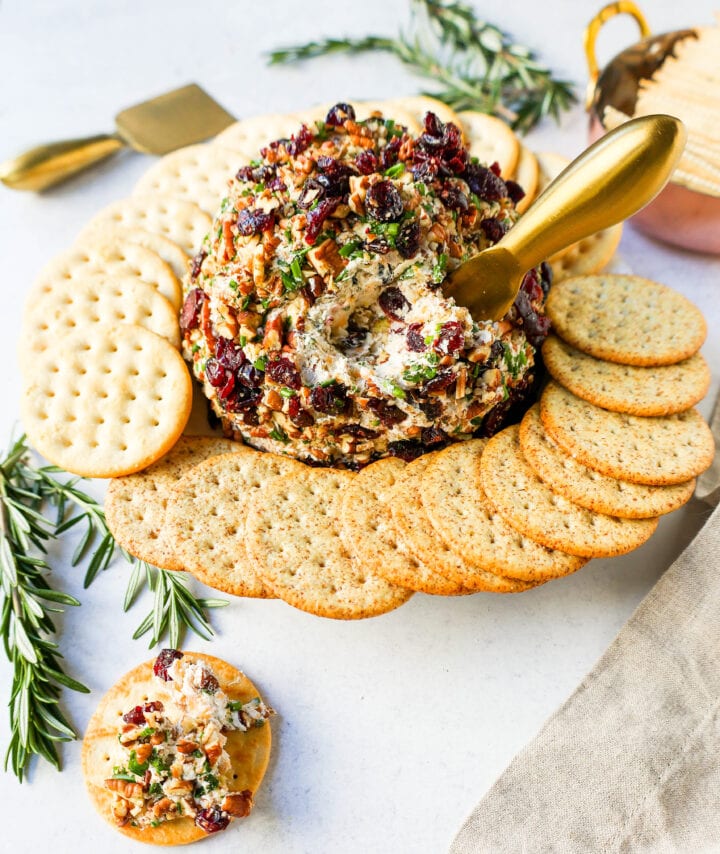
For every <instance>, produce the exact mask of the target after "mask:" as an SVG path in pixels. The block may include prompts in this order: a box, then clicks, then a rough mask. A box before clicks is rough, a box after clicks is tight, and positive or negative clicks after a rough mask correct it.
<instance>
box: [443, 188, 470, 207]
mask: <svg viewBox="0 0 720 854" xmlns="http://www.w3.org/2000/svg"><path fill="white" fill-rule="evenodd" d="M440 201H441V202H442V203H443V204H444V205H445V207H446V208H449V209H450V210H451V211H460V212H462V213H465V211H466V210H467V209H468V207H469V206H470V203H469V202H468V197H467V196H466V195H465V193H463V191H462V190H461V189H460V188H459V187H453V186H449V187H445V188H444V189H442V190H441V191H440Z"/></svg>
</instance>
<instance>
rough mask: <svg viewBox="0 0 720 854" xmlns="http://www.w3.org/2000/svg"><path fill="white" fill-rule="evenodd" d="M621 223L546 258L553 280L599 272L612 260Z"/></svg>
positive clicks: (618, 238)
mask: <svg viewBox="0 0 720 854" xmlns="http://www.w3.org/2000/svg"><path fill="white" fill-rule="evenodd" d="M622 230H623V226H622V223H618V224H617V225H613V226H611V227H610V228H606V229H604V231H596V232H595V234H591V235H590V236H589V237H584V238H583V239H582V240H578V242H577V243H573V244H572V245H571V246H568V247H567V249H563V250H561V251H560V252H558V253H556V254H555V255H553V256H552V257H550V258H548V262H549V264H550V266H551V267H552V270H553V282H554V283H555V284H557V283H558V282H561V281H562V280H563V279H569V278H570V277H571V276H581V275H587V274H590V273H599V272H600V270H602V269H603V267H605V266H606V265H607V264H609V263H610V261H612V257H613V255H614V254H615V250H616V249H617V248H618V245H619V244H620V238H621V237H622Z"/></svg>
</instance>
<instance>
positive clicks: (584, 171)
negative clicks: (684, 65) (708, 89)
mask: <svg viewBox="0 0 720 854" xmlns="http://www.w3.org/2000/svg"><path fill="white" fill-rule="evenodd" d="M686 138H687V133H686V131H685V126H684V125H683V123H682V122H681V121H680V120H679V119H676V118H674V117H673V116H665V115H655V116H643V117H642V118H637V119H633V120H632V121H629V122H626V123H625V124H624V125H621V126H620V127H619V128H617V129H616V130H614V131H611V132H610V133H608V134H607V135H606V136H604V137H602V138H601V139H599V140H598V141H597V142H596V143H594V144H593V145H591V146H590V148H587V149H586V150H585V151H584V152H583V153H582V154H581V155H580V156H579V157H578V158H576V159H575V160H573V162H572V163H571V164H570V165H569V166H568V167H567V168H566V169H565V170H564V171H563V172H561V173H560V175H558V177H557V178H556V179H555V180H554V181H553V182H552V184H550V185H549V186H548V187H547V188H546V189H545V191H544V192H543V193H542V194H541V195H540V196H539V197H538V199H537V200H536V201H535V202H534V203H533V204H532V205H531V206H530V208H528V210H527V211H526V212H525V213H524V214H523V215H522V217H520V219H519V220H518V221H517V223H516V224H515V225H514V226H513V227H512V228H511V229H510V230H509V231H508V232H507V234H505V236H504V237H503V238H502V239H501V240H500V241H499V243H496V244H495V246H491V247H490V248H489V249H485V250H484V251H483V252H480V253H479V254H478V255H475V256H474V257H472V258H470V259H469V260H467V261H466V262H465V263H464V264H462V265H461V266H460V267H458V268H457V270H455V271H453V273H451V275H450V276H449V278H448V280H447V281H446V282H445V284H444V285H443V293H444V294H445V295H446V296H452V297H454V299H455V300H456V302H458V303H459V304H460V305H464V306H466V307H467V308H468V309H469V310H470V313H471V314H472V315H473V317H474V318H475V319H477V320H485V319H489V320H499V319H500V318H501V317H503V315H505V314H506V313H507V312H508V310H509V309H510V306H511V305H512V304H513V302H514V301H515V297H516V296H517V294H518V290H519V289H520V284H521V283H522V279H523V276H524V275H525V273H527V271H528V270H530V269H531V268H532V267H535V266H537V265H538V264H539V263H540V262H541V261H544V260H545V259H546V258H549V257H550V256H551V255H554V254H555V253H556V252H559V251H560V250H561V249H565V247H567V246H570V245H571V244H573V243H576V242H577V241H578V240H582V239H583V238H585V237H589V236H590V235H591V234H595V232H596V231H602V230H603V229H604V228H610V226H612V225H615V224H616V223H618V222H621V221H622V220H624V219H627V218H628V217H630V216H632V215H633V214H635V213H637V212H638V211H639V210H640V209H641V208H644V207H645V205H647V204H648V203H649V202H651V201H652V200H653V199H654V198H655V196H656V195H657V194H658V193H659V192H660V190H662V188H663V187H664V186H665V184H666V183H667V181H668V179H669V178H670V175H671V174H672V172H673V170H674V169H675V166H676V165H677V162H678V160H679V159H680V155H681V154H682V151H683V148H684V147H685V140H686Z"/></svg>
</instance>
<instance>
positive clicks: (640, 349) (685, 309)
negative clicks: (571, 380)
mask: <svg viewBox="0 0 720 854" xmlns="http://www.w3.org/2000/svg"><path fill="white" fill-rule="evenodd" d="M545 309H546V312H547V315H548V317H549V318H550V320H551V321H552V325H553V328H554V330H555V332H556V333H557V334H558V335H559V336H560V337H561V338H562V339H563V340H564V341H567V343H568V344H572V346H573V347H577V349H578V350H582V351H583V353H588V354H589V355H591V356H595V358H597V359H606V360H607V361H609V362H620V363H621V364H624V365H638V366H646V367H647V366H655V365H672V364H674V363H675V362H681V361H683V360H684V359H689V358H690V356H692V355H694V354H695V353H697V351H698V350H699V349H700V347H701V346H702V343H703V341H704V340H705V335H706V333H707V326H706V323H705V319H704V318H703V316H702V314H701V312H700V310H699V309H698V308H696V307H695V306H694V305H693V304H692V303H691V302H690V300H688V299H686V298H685V297H684V296H682V295H681V294H679V293H677V291H673V290H671V289H670V288H667V287H665V286H664V285H659V284H658V283H657V282H653V281H651V280H650V279H642V278H640V277H639V276H619V275H610V274H605V275H598V276H577V277H575V278H572V279H566V280H565V281H563V282H559V283H558V284H556V285H554V286H553V287H552V288H551V289H550V293H549V295H548V300H547V303H546V305H545Z"/></svg>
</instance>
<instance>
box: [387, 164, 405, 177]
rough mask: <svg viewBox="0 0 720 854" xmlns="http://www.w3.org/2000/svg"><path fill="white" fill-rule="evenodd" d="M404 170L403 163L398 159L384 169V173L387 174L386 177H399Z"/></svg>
mask: <svg viewBox="0 0 720 854" xmlns="http://www.w3.org/2000/svg"><path fill="white" fill-rule="evenodd" d="M404 172H405V164H404V163H403V162H402V160H400V161H398V162H397V163H396V164H395V165H394V166H391V167H390V168H389V169H386V170H385V172H384V174H385V175H387V177H388V178H399V177H400V176H401V175H402V174H403V173H404Z"/></svg>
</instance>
